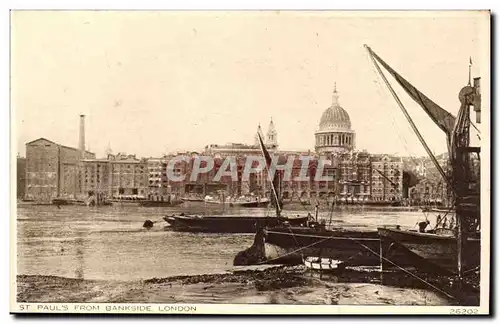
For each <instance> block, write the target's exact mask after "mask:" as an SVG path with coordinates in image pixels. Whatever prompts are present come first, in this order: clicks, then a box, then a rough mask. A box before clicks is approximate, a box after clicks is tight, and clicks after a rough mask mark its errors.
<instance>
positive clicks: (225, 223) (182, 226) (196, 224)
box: [164, 215, 307, 233]
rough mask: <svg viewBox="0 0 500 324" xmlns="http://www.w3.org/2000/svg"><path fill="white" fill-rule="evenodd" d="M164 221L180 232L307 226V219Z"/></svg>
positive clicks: (184, 217) (180, 218)
mask: <svg viewBox="0 0 500 324" xmlns="http://www.w3.org/2000/svg"><path fill="white" fill-rule="evenodd" d="M164 220H165V221H166V222H167V223H169V224H170V226H171V228H172V229H173V230H174V231H178V232H203V233H255V231H256V229H257V228H258V227H259V226H260V225H261V224H270V225H273V226H276V225H278V224H280V223H287V224H290V225H293V226H300V225H302V226H305V224H306V222H307V217H281V218H276V217H260V216H239V215H234V216H227V215H224V216H203V215H177V216H175V215H174V216H167V217H164Z"/></svg>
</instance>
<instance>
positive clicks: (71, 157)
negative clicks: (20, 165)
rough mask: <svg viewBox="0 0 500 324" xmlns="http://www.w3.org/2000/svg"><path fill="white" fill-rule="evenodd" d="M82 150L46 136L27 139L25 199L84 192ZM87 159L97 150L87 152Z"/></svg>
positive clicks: (47, 197) (41, 199)
mask: <svg viewBox="0 0 500 324" xmlns="http://www.w3.org/2000/svg"><path fill="white" fill-rule="evenodd" d="M81 154H82V153H81V151H80V150H79V149H77V148H74V147H69V146H64V145H61V144H58V143H55V142H52V141H50V140H48V139H45V138H39V139H36V140H34V141H31V142H29V143H26V190H25V199H28V200H35V201H40V202H50V201H51V200H52V199H53V198H56V197H67V198H74V197H77V196H80V195H82V186H81V183H80V177H79V170H80V169H79V162H80V156H81ZM84 157H85V158H86V159H95V154H94V153H92V152H89V151H85V152H84Z"/></svg>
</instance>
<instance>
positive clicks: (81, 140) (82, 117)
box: [78, 115, 85, 158]
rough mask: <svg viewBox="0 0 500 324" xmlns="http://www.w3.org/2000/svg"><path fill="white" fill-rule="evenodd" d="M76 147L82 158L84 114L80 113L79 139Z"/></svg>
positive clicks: (83, 149) (83, 153) (83, 148)
mask: <svg viewBox="0 0 500 324" xmlns="http://www.w3.org/2000/svg"><path fill="white" fill-rule="evenodd" d="M78 149H79V150H80V154H81V157H82V158H85V115H80V140H79V143H78Z"/></svg>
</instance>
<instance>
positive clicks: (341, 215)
mask: <svg viewBox="0 0 500 324" xmlns="http://www.w3.org/2000/svg"><path fill="white" fill-rule="evenodd" d="M298 208H299V207H297V210H287V211H286V212H285V214H304V212H305V210H304V208H303V207H302V206H300V210H299V209H298ZM180 212H185V213H190V212H192V213H202V214H217V213H220V212H221V211H220V210H219V209H218V208H212V209H206V208H205V206H203V204H200V205H199V206H196V205H195V204H192V205H191V207H189V206H187V207H186V206H183V207H180V208H144V207H136V206H109V207H96V208H89V207H85V206H61V207H60V209H58V208H57V207H56V206H19V207H18V214H17V231H18V233H17V274H21V275H54V276H62V277H67V278H79V279H92V280H93V279H95V280H139V279H149V278H153V277H157V278H161V277H168V276H176V275H196V274H212V273H221V272H224V271H226V270H231V269H234V267H233V265H232V263H233V258H234V256H235V255H236V253H238V252H239V251H241V250H243V249H245V248H247V247H249V246H250V245H251V244H252V242H253V235H252V234H198V233H196V234H192V233H177V232H173V231H170V230H165V229H164V226H165V225H166V223H165V222H164V221H163V220H162V217H163V216H165V215H171V214H173V213H180ZM226 214H234V215H242V214H247V215H248V214H252V215H260V216H265V215H266V214H268V215H270V214H272V211H270V210H266V209H257V208H256V209H233V208H231V209H229V210H226ZM320 217H321V218H325V219H326V220H327V222H328V223H331V225H332V226H334V227H344V228H358V229H361V228H362V229H376V228H377V226H381V225H389V224H391V225H394V224H399V225H401V226H402V227H403V228H405V227H406V228H414V226H415V224H416V222H418V221H421V220H422V219H423V215H422V213H420V212H401V211H368V210H360V209H350V210H338V211H334V212H333V213H331V212H326V211H325V212H321V213H320ZM148 219H149V220H152V221H157V223H155V225H154V227H153V228H152V229H151V230H146V229H144V228H143V227H142V225H143V223H144V221H145V220H148Z"/></svg>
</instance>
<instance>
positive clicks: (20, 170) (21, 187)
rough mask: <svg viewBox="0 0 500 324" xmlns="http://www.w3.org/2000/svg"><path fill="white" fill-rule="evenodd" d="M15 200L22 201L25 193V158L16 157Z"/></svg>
mask: <svg viewBox="0 0 500 324" xmlns="http://www.w3.org/2000/svg"><path fill="white" fill-rule="evenodd" d="M16 170H17V188H16V191H17V199H24V196H25V193H26V158H24V157H20V156H18V157H17V165H16Z"/></svg>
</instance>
